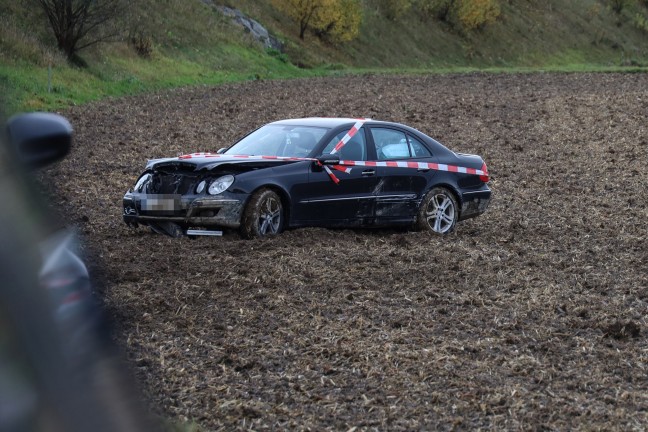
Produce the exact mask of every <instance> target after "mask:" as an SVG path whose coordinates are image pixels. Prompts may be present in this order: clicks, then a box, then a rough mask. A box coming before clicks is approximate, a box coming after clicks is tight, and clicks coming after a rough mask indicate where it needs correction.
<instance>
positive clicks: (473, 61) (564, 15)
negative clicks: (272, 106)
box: [0, 0, 648, 110]
mask: <svg viewBox="0 0 648 432" xmlns="http://www.w3.org/2000/svg"><path fill="white" fill-rule="evenodd" d="M207 3H209V2H207ZM213 3H216V4H226V5H229V6H233V7H237V8H239V9H242V10H243V11H244V12H245V13H247V14H248V15H250V16H251V17H253V18H255V19H257V20H258V21H260V22H261V23H262V24H263V25H265V26H266V27H268V28H269V29H270V30H271V32H272V33H274V34H275V35H276V36H278V37H279V38H280V39H281V40H282V41H283V42H284V44H285V47H286V48H285V51H286V52H285V54H279V53H277V52H267V51H266V50H265V49H264V48H263V47H262V46H260V45H259V44H258V43H256V42H255V41H253V40H252V39H251V37H249V35H247V34H246V33H245V32H244V31H243V30H242V29H241V28H240V27H237V26H235V25H233V24H231V23H230V22H229V20H228V19H226V18H224V17H223V16H222V15H221V14H220V13H218V12H217V11H216V10H215V9H214V8H213V7H212V6H210V5H208V4H205V2H203V1H201V0H158V1H155V0H137V1H133V2H130V6H129V9H128V10H127V11H126V12H125V13H124V14H123V15H124V16H123V17H122V18H121V19H120V20H119V21H117V23H116V24H117V25H118V27H119V28H120V30H121V34H120V36H119V37H118V38H117V39H116V40H115V41H114V42H111V43H107V44H102V45H97V46H95V47H93V48H91V49H87V50H84V51H82V52H81V53H80V55H81V57H82V59H83V61H84V62H85V64H86V66H85V67H78V66H70V65H69V64H68V62H67V61H66V60H65V58H64V57H63V56H62V55H61V54H60V53H59V52H58V51H57V50H56V48H55V43H54V38H53V36H52V34H51V31H50V30H49V27H48V25H47V22H46V20H45V17H44V15H43V14H42V13H41V12H40V11H38V10H37V9H35V8H33V7H29V3H28V2H6V1H5V2H2V3H0V89H1V90H2V94H3V95H4V97H5V98H6V99H8V102H9V104H10V106H11V109H13V110H18V109H20V110H24V109H28V110H33V109H56V108H58V107H61V106H66V105H69V104H78V103H83V102H85V101H88V100H92V99H97V98H103V97H106V96H112V95H124V94H133V93H138V92H143V91H150V90H154V89H160V88H166V87H174V86H182V85H195V84H217V83H221V82H226V81H232V80H244V79H269V78H279V77H294V76H309V75H320V74H327V73H331V71H332V70H333V71H339V70H349V71H358V70H361V71H362V70H367V69H371V70H374V71H375V70H399V71H406V70H415V71H422V72H430V71H448V70H465V69H467V68H468V69H472V68H478V69H484V68H496V69H504V70H507V69H515V70H519V69H520V68H529V69H538V68H540V69H563V70H564V69H567V70H570V69H573V70H583V69H586V70H598V69H601V68H603V69H606V68H613V69H616V68H619V67H635V68H636V67H643V66H645V65H647V64H648V25H646V22H647V20H646V17H648V9H646V7H642V6H640V4H639V3H635V4H631V5H630V6H628V7H626V8H625V9H624V10H623V11H622V12H621V13H616V12H614V11H613V10H612V9H611V8H610V7H609V6H608V1H606V0H570V1H569V2H565V1H562V0H547V1H543V2H536V1H529V0H500V2H499V3H500V6H501V14H500V16H499V17H498V19H497V21H496V22H495V23H493V24H490V25H488V26H485V27H484V28H481V29H478V30H473V31H462V30H461V29H457V28H456V27H453V26H452V25H450V24H449V23H447V22H442V21H439V20H438V19H434V18H425V17H423V16H422V15H421V14H420V13H419V11H417V10H415V9H414V8H413V9H411V10H410V11H409V12H407V13H406V14H404V15H403V16H401V17H399V18H398V19H393V20H390V19H388V18H386V17H385V14H384V13H383V10H382V9H381V7H379V6H377V5H378V4H380V1H369V0H365V2H364V16H363V22H362V26H361V29H360V35H359V37H358V38H357V39H356V40H354V41H352V42H350V43H346V44H338V45H333V44H330V43H327V42H324V41H321V40H320V39H318V38H317V37H316V36H315V35H314V34H311V33H307V34H306V38H305V40H303V41H302V40H300V39H299V38H298V26H297V24H296V23H295V22H294V21H292V20H290V19H289V18H287V17H285V16H283V15H282V14H280V13H279V12H278V11H277V10H275V9H274V8H273V7H272V6H271V4H270V0H240V1H226V0H220V1H219V0H216V1H214V2H213ZM133 35H141V36H143V37H144V38H145V40H146V41H148V42H150V43H151V48H152V51H151V53H150V56H148V57H142V56H141V55H138V53H137V50H136V46H135V45H133V43H131V42H130V41H131V37H132V36H133Z"/></svg>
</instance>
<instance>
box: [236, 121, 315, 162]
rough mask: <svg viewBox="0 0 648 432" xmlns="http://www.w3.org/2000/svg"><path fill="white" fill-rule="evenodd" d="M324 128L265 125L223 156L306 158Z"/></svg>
mask: <svg viewBox="0 0 648 432" xmlns="http://www.w3.org/2000/svg"><path fill="white" fill-rule="evenodd" d="M326 132H327V129H326V128H321V127H313V126H288V125H266V126H263V127H262V128H260V129H257V130H255V131H254V132H252V133H251V134H250V135H248V136H246V137H245V138H243V139H242V140H241V141H239V142H237V143H236V144H234V145H233V146H232V147H230V148H229V149H228V150H227V151H226V152H225V154H229V155H257V156H282V157H306V156H308V155H310V154H311V153H312V152H313V150H314V149H315V147H316V146H317V144H318V143H319V142H320V140H321V139H322V137H323V136H324V134H325V133H326Z"/></svg>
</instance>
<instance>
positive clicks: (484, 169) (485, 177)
mask: <svg viewBox="0 0 648 432" xmlns="http://www.w3.org/2000/svg"><path fill="white" fill-rule="evenodd" d="M481 170H482V171H483V172H484V175H480V176H479V180H481V181H483V182H484V183H488V181H489V180H490V176H489V175H488V167H487V166H486V162H484V163H483V165H482V167H481Z"/></svg>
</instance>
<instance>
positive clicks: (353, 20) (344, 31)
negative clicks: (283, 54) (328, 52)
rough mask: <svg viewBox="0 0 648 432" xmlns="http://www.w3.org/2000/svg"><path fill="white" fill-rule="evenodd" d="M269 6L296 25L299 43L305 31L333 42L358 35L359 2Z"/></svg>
mask: <svg viewBox="0 0 648 432" xmlns="http://www.w3.org/2000/svg"><path fill="white" fill-rule="evenodd" d="M272 4H273V5H274V6H275V7H276V8H277V9H278V10H280V11H282V12H284V13H285V14H286V15H288V16H289V17H290V18H292V19H294V20H295V21H297V22H298V23H299V38H300V39H302V40H303V39H304V36H305V34H306V30H308V29H311V30H313V31H314V32H315V33H316V34H317V35H319V36H320V37H326V38H328V39H330V40H332V41H334V42H347V41H350V40H353V39H354V38H355V37H357V36H358V33H359V31H360V23H361V21H362V5H361V3H360V0H272Z"/></svg>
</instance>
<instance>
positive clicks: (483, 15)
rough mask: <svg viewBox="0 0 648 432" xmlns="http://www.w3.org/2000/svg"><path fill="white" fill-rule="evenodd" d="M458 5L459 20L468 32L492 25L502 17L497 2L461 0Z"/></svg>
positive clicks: (491, 0)
mask: <svg viewBox="0 0 648 432" xmlns="http://www.w3.org/2000/svg"><path fill="white" fill-rule="evenodd" d="M456 3H457V5H456V8H457V9H456V13H457V20H458V21H459V23H460V24H461V27H463V28H464V29H466V30H474V29H476V28H480V27H483V26H485V25H487V24H492V23H494V22H495V20H496V19H497V17H498V16H499V15H500V7H499V3H498V2H497V0H460V1H457V2H456Z"/></svg>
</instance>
